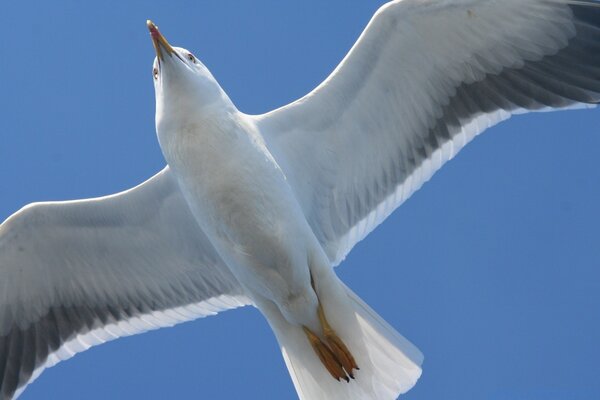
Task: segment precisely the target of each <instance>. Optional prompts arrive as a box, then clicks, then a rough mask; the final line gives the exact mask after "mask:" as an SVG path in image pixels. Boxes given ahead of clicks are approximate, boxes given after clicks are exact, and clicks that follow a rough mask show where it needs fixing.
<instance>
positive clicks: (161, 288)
mask: <svg viewBox="0 0 600 400" xmlns="http://www.w3.org/2000/svg"><path fill="white" fill-rule="evenodd" d="M57 248H60V249H61V251H59V252H57V251H55V249H57ZM246 304H249V300H248V299H247V298H246V297H245V296H244V294H243V290H242V289H241V287H240V286H239V284H238V282H237V280H236V279H235V278H234V277H233V275H231V273H230V272H229V270H228V269H227V267H226V266H225V265H224V263H223V261H222V260H221V259H220V257H219V256H218V254H217V253H216V251H215V250H214V249H213V247H212V245H211V244H210V242H209V241H208V239H207V238H206V236H205V235H204V233H203V232H202V230H201V229H200V228H199V227H198V226H197V224H196V222H195V220H194V219H193V217H192V215H191V212H190V211H189V209H188V206H187V204H186V203H185V201H184V200H183V196H182V195H181V194H180V192H179V189H178V186H177V183H176V182H175V180H174V179H173V177H172V175H171V172H170V171H169V169H168V168H165V169H164V170H163V171H162V172H160V173H159V174H157V175H156V176H155V177H153V178H151V179H150V180H148V181H147V182H145V183H143V184H141V185H140V186H138V187H136V188H133V189H131V190H128V191H126V192H123V193H120V194H117V195H113V196H107V197H103V198H99V199H91V200H79V201H71V202H58V203H38V204H32V205H29V206H27V207H25V208H24V209H23V210H21V211H20V212H18V213H16V214H14V215H13V216H12V217H10V218H9V219H8V220H6V221H5V222H4V223H3V224H2V225H0V399H11V398H13V397H14V396H15V395H18V394H20V393H21V391H22V390H23V389H24V388H25V386H26V385H27V384H28V383H29V382H31V381H32V380H33V379H35V378H36V377H37V376H38V375H39V374H40V373H41V372H42V370H43V369H44V368H46V367H49V366H52V365H55V364H56V363H58V362H59V361H62V360H65V359H68V358H70V357H72V356H73V355H75V354H76V353H78V352H81V351H83V350H86V349H88V348H89V347H91V346H94V345H97V344H100V343H104V342H106V341H109V340H113V339H116V338H118V337H122V336H128V335H133V334H136V333H140V332H144V331H147V330H151V329H156V328H160V327H165V326H172V325H174V324H177V323H179V322H184V321H189V320H192V319H195V318H199V317H203V316H208V315H214V314H216V313H217V312H219V311H221V310H227V309H230V308H235V307H239V306H243V305H246Z"/></svg>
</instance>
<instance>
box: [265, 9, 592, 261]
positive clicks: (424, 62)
mask: <svg viewBox="0 0 600 400" xmlns="http://www.w3.org/2000/svg"><path fill="white" fill-rule="evenodd" d="M599 6H600V2H598V1H597V0H395V1H392V2H390V3H388V4H386V5H385V6H383V7H382V8H381V9H380V10H379V11H377V13H376V14H375V16H374V17H373V19H372V20H371V22H370V23H369V25H368V26H367V27H366V29H365V30H364V32H363V33H362V35H361V36H360V38H359V39H358V41H357V42H356V44H355V45H354V46H353V47H352V49H351V50H350V52H349V53H348V55H347V56H346V57H345V58H344V60H343V61H342V62H341V63H340V65H339V66H338V67H337V68H336V69H335V71H333V73H332V74H331V75H330V76H329V77H328V78H327V79H326V80H325V81H324V82H323V83H321V84H320V85H319V86H318V87H317V88H316V89H315V90H313V91H312V92H311V93H309V94H307V95H306V96H304V97H303V98H301V99H299V100H297V101H295V102H293V103H291V104H289V105H287V106H284V107H282V108H279V109H277V110H274V111H271V112H269V113H267V114H264V115H259V116H254V117H253V118H254V121H255V123H256V126H257V128H258V129H259V130H260V132H261V133H262V134H263V137H264V139H265V141H266V143H267V145H268V147H269V149H270V150H271V152H272V154H273V156H274V157H275V159H276V160H277V162H278V163H279V165H280V166H281V168H282V170H283V172H284V173H285V175H286V177H287V179H288V182H289V183H290V186H291V187H292V189H293V190H294V192H295V194H296V197H297V199H298V201H299V203H300V205H301V207H302V209H303V211H304V214H305V215H306V218H307V221H308V222H309V224H310V225H311V227H312V229H313V232H314V233H315V235H316V236H317V238H318V239H319V241H320V242H321V244H322V246H323V248H324V249H325V251H326V253H327V254H328V256H329V258H330V260H331V262H332V263H333V264H338V263H339V262H340V261H341V260H342V259H343V258H344V257H345V256H346V254H347V253H348V252H349V251H350V249H352V247H353V246H354V245H355V244H356V243H357V242H358V241H360V240H361V239H363V238H364V237H365V236H366V235H367V234H368V233H369V232H371V231H372V230H373V229H374V228H375V227H376V226H377V225H378V224H380V223H381V222H383V220H384V219H385V218H387V216H388V215H390V213H391V212H392V211H394V210H395V209H396V208H397V207H398V206H399V205H400V204H402V202H403V201H405V200H406V199H407V198H408V197H410V196H411V195H412V193H414V191H415V190H417V189H419V187H421V185H422V184H423V183H424V182H426V181H427V180H428V179H429V178H430V177H431V176H432V175H433V174H434V173H435V172H436V171H437V170H438V169H439V168H440V167H441V166H442V165H444V163H445V162H447V161H448V160H450V159H451V158H452V157H454V156H455V155H456V154H457V153H458V152H459V151H460V150H461V149H462V148H463V147H464V146H465V144H467V143H468V142H469V141H470V140H471V139H472V138H473V137H475V136H476V135H477V134H479V133H481V132H483V131H484V130H485V129H487V128H489V127H490V126H492V125H494V124H496V123H498V122H500V121H503V120H505V119H507V118H508V117H510V116H511V115H514V114H517V113H524V112H529V111H540V110H550V109H563V108H569V107H577V106H581V105H583V104H597V103H598V102H600V8H599Z"/></svg>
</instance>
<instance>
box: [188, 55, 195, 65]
mask: <svg viewBox="0 0 600 400" xmlns="http://www.w3.org/2000/svg"><path fill="white" fill-rule="evenodd" d="M187 58H188V60H190V61H191V62H193V63H194V64H196V57H194V55H193V54H192V53H187Z"/></svg>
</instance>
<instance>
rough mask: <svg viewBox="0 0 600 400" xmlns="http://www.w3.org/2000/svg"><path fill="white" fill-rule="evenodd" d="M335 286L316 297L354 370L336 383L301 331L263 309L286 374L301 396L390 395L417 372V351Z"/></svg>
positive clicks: (385, 399)
mask: <svg viewBox="0 0 600 400" xmlns="http://www.w3.org/2000/svg"><path fill="white" fill-rule="evenodd" d="M336 281H337V283H338V284H339V287H338V288H336V289H341V290H331V291H328V292H327V293H329V296H328V298H327V299H324V298H323V297H324V296H323V293H321V296H320V300H321V303H322V304H323V306H324V309H325V313H326V315H327V318H328V320H329V322H330V324H331V325H332V327H333V329H334V330H335V331H336V332H337V333H338V335H339V336H340V337H341V338H342V340H343V341H344V342H345V343H346V345H347V346H348V349H349V350H350V352H351V353H352V354H353V355H354V357H355V359H356V362H357V364H358V366H359V367H360V370H359V371H355V376H356V379H355V380H351V381H350V383H346V382H345V381H341V382H337V381H336V380H334V379H333V378H332V377H331V375H329V373H328V372H327V370H326V369H325V367H324V366H323V364H322V363H321V361H320V360H319V359H318V357H317V356H316V354H315V353H314V351H313V349H312V347H311V345H310V344H309V342H308V340H307V338H306V336H305V334H304V332H303V330H302V328H301V327H299V326H297V325H293V324H290V323H289V322H287V321H286V320H285V319H284V318H283V316H281V314H279V313H269V315H267V319H268V320H269V323H270V324H271V326H272V328H273V330H274V331H275V335H276V336H277V340H278V341H279V344H280V346H281V352H282V354H283V357H284V359H285V363H286V365H287V367H288V370H289V373H290V376H291V377H292V380H293V382H294V386H295V387H296V391H297V392H298V396H299V397H300V399H301V400H342V399H343V400H367V399H369V400H370V399H377V400H391V399H396V398H397V397H398V396H399V395H400V394H403V393H406V392H407V391H408V390H410V389H411V388H412V387H413V386H414V385H415V383H416V382H417V380H418V379H419V377H420V376H421V363H422V362H423V355H422V354H421V352H420V351H419V350H418V349H417V348H416V347H415V346H414V345H413V344H411V343H410V342H409V341H408V340H406V339H405V338H404V337H402V336H401V335H400V334H399V333H398V332H396V331H395V330H394V329H393V328H392V327H391V326H390V325H389V324H387V323H386V322H385V321H384V320H383V319H382V318H381V317H380V316H379V315H377V314H376V313H375V312H374V311H373V310H372V309H371V308H370V307H369V306H367V305H366V304H365V303H364V302H363V301H362V300H361V299H360V298H359V297H358V296H357V295H356V294H354V293H353V292H352V291H351V290H350V289H349V288H347V287H346V286H345V285H344V284H343V283H342V282H341V281H339V280H337V279H336Z"/></svg>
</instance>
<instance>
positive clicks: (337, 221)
mask: <svg viewBox="0 0 600 400" xmlns="http://www.w3.org/2000/svg"><path fill="white" fill-rule="evenodd" d="M159 45H160V44H159ZM162 48H163V52H167V48H166V47H164V45H163V47H162ZM599 49H600V12H599V10H598V3H597V2H594V1H563V0H528V1H516V0H514V1H513V0H506V1H503V2H497V1H491V0H487V1H466V0H455V1H411V0H404V1H396V2H392V3H389V4H388V5H386V6H384V7H382V9H381V10H379V11H378V12H377V14H376V15H375V17H374V18H373V20H372V21H371V23H370V24H369V26H368V27H367V29H366V30H365V32H364V33H363V35H362V36H361V37H360V39H359V40H358V42H357V44H356V45H355V46H354V47H353V49H352V50H351V52H350V53H349V54H348V56H347V57H346V58H345V59H344V61H343V62H342V63H341V64H340V66H339V67H338V68H337V69H336V70H335V71H334V73H333V74H332V75H331V76H330V77H329V78H328V79H327V80H326V81H325V82H323V84H321V85H320V86H319V87H318V88H317V89H315V91H313V92H312V93H310V94H309V95H307V96H306V97H304V98H302V99H300V100H298V101H296V102H294V103H292V104H290V105H288V106H286V107H283V108H281V109H278V110H275V111H272V112H270V113H268V114H265V115H260V116H248V115H245V114H242V113H240V112H239V111H237V109H236V108H235V106H234V105H233V104H232V103H231V101H230V100H229V99H228V97H227V96H226V95H225V93H224V92H223V91H222V89H221V88H220V87H219V85H218V84H217V83H216V81H215V80H214V78H213V77H212V75H210V72H208V70H206V68H205V67H204V66H203V65H202V64H201V63H199V62H198V61H196V60H195V59H194V58H193V57H191V58H188V53H187V51H186V50H184V49H176V50H175V52H173V53H172V54H171V55H170V56H164V57H163V58H162V64H161V63H155V67H156V68H157V70H158V72H159V73H158V77H157V79H156V93H157V121H156V122H157V131H158V137H159V141H160V144H161V149H162V150H163V154H164V155H165V158H166V160H167V162H168V164H169V167H167V168H165V169H164V170H163V171H162V172H161V173H159V174H158V175H157V176H155V177H154V178H152V179H150V180H149V181H147V182H146V183H144V184H142V185H140V186H139V187H137V188H134V189H132V190H130V191H127V192H124V193H121V194H118V195H115V196H109V197H105V198H101V199H94V200H84V201H76V202H64V203H44V204H38V205H30V206H28V207H26V208H24V209H23V210H22V211H20V212H18V213H17V214H15V215H13V216H12V217H10V218H9V219H8V220H7V221H5V222H4V223H3V224H2V225H1V226H0V398H7V399H8V398H12V397H13V395H14V394H15V393H17V394H18V393H19V392H20V391H21V390H22V389H23V388H24V386H25V385H26V384H27V383H28V382H30V381H31V379H32V378H35V376H37V375H38V374H39V373H40V372H41V370H42V369H43V367H44V366H48V365H53V364H55V363H56V362H58V361H59V360H61V359H65V358H68V357H70V356H72V355H73V354H74V353H76V352H78V351H82V350H85V349H86V348H88V347H89V346H91V345H95V344H98V343H102V342H105V341H107V340H111V339H113V338H116V337H119V336H124V335H129V334H134V333H138V332H142V331H145V330H148V329H152V328H157V327H162V326H168V325H172V324H174V323H177V322H181V321H185V320H190V319H194V318H198V317H201V316H205V315H210V314H213V313H216V312H218V311H221V310H224V309H228V308H232V307H237V306H240V305H245V304H254V305H255V306H257V307H258V308H259V309H260V310H261V311H262V312H263V314H264V315H265V316H266V317H267V319H268V321H269V322H270V324H271V326H272V327H273V329H274V330H275V333H276V334H277V337H278V340H279V341H280V344H281V345H282V351H283V353H284V356H285V359H286V363H287V364H288V368H289V370H290V374H291V375H292V379H293V380H294V384H295V385H296V389H297V390H298V393H299V395H300V397H301V398H305V399H314V398H324V399H325V398H327V399H335V398H340V399H342V398H344V399H351V398H356V399H359V398H360V399H367V398H378V399H390V398H395V397H397V395H398V394H400V393H404V392H405V391H407V390H409V389H410V388H411V387H412V386H413V385H414V384H415V382H416V380H417V379H418V377H419V376H420V372H421V370H420V364H421V361H422V357H421V355H420V353H419V352H418V350H416V349H415V348H414V347H413V346H412V345H411V344H410V343H409V342H407V341H406V340H405V339H404V338H402V337H401V336H400V335H398V334H397V333H396V332H395V331H394V330H393V329H392V328H391V327H389V326H388V325H387V324H385V323H384V322H383V321H382V320H381V319H380V318H379V317H378V316H377V315H376V314H375V313H374V312H372V310H370V309H369V308H368V307H366V306H365V305H364V303H362V301H360V299H358V298H357V297H356V296H355V295H354V294H352V292H350V291H349V290H347V288H345V286H344V285H343V284H342V283H341V282H339V280H338V279H337V278H336V277H335V274H334V273H333V271H332V269H331V266H332V265H337V264H339V263H340V262H341V261H342V260H343V258H344V257H345V256H346V254H347V253H348V252H349V251H350V250H351V249H352V247H353V246H354V244H356V243H357V242H358V241H360V240H361V239H362V238H364V237H365V236H366V235H367V234H368V233H369V232H370V231H372V230H373V229H374V228H375V227H376V226H377V225H378V224H379V223H381V222H382V221H383V220H384V219H385V218H386V217H387V216H388V215H389V214H390V213H391V212H392V211H393V210H394V209H395V208H397V207H398V206H399V205H400V204H401V203H402V202H403V201H404V200H406V199H407V198H408V197H409V196H410V195H411V194H412V193H413V192H414V191H415V190H417V189H418V188H419V187H420V186H421V185H422V184H423V183H424V182H425V181H427V180H428V179H429V178H430V177H431V175H432V174H433V173H434V172H435V171H436V170H437V169H439V168H440V167H441V166H442V165H443V164H444V163H445V162H446V161H448V160H449V159H450V158H452V157H453V156H454V155H455V154H456V153H457V152H458V151H459V150H460V149H461V148H462V147H463V146H464V145H465V144H466V143H468V142H469V141H470V140H471V139H472V138H473V137H474V136H475V135H477V134H478V133H480V132H482V131H483V130H485V129H486V128H487V127H489V126H491V125H493V124H495V123H498V122H500V121H502V120H504V119H506V118H508V117H509V116H510V115H511V114H514V113H519V112H527V111H537V110H548V109H554V108H571V107H578V106H580V105H584V104H596V103H597V102H598V101H599V99H600V94H599V93H600V82H599V80H600V79H599V78H600V61H599V59H598V58H597V56H595V55H596V54H598V50H599ZM159 58H160V57H159ZM159 64H160V65H159ZM163 70H164V71H165V72H163ZM311 276H312V277H313V278H314V281H315V282H314V283H315V285H314V291H313V288H312V287H311V285H310V278H311ZM317 295H318V297H319V298H318V300H320V301H321V303H323V307H324V309H325V313H326V314H328V315H327V316H328V318H329V319H330V322H331V324H332V326H333V327H334V328H335V330H336V331H337V332H338V334H339V335H340V337H341V338H342V339H343V340H344V341H345V342H346V344H348V347H349V348H350V350H351V351H352V352H353V353H354V355H355V356H356V358H357V361H358V363H359V365H360V366H361V370H360V371H357V373H356V378H357V379H356V381H353V382H352V383H350V384H348V385H346V384H343V385H342V384H340V383H338V382H336V381H334V380H333V379H331V377H330V376H329V375H328V374H327V371H326V370H325V369H324V368H323V366H322V365H321V364H320V362H319V360H318V359H317V357H316V356H315V354H314V353H313V352H312V350H311V348H310V345H309V343H308V341H307V340H306V337H305V336H304V335H303V332H302V328H301V327H302V326H303V325H304V326H307V327H309V328H311V329H313V330H315V331H318V329H319V327H318V321H317V318H316V314H315V307H316V301H317V297H316V296H317Z"/></svg>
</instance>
